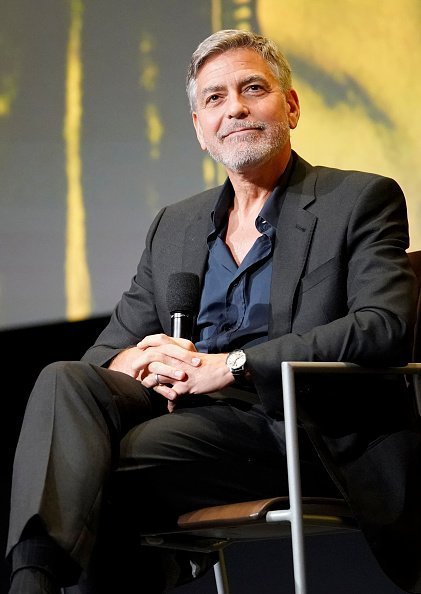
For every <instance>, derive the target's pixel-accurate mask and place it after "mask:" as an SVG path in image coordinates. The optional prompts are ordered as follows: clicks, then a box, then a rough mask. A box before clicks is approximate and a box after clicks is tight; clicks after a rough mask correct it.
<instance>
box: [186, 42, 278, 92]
mask: <svg viewBox="0 0 421 594" xmlns="http://www.w3.org/2000/svg"><path fill="white" fill-rule="evenodd" d="M251 74H256V75H258V76H261V77H263V78H266V79H268V80H270V81H276V78H275V76H274V74H273V72H272V70H271V68H270V66H269V64H268V63H267V62H266V60H264V59H263V58H262V57H261V56H260V55H259V54H258V53H257V52H255V51H254V50H252V49H247V48H240V49H232V50H228V51H226V52H224V53H222V54H217V55H216V56H212V57H210V58H208V59H207V60H206V62H205V63H204V64H203V65H202V67H201V68H200V70H199V73H198V75H197V78H196V81H197V86H198V89H199V90H201V89H203V88H204V87H207V86H208V85H212V84H215V83H217V82H218V83H223V81H224V79H225V80H227V79H229V78H235V79H241V78H243V77H246V76H250V75H251Z"/></svg>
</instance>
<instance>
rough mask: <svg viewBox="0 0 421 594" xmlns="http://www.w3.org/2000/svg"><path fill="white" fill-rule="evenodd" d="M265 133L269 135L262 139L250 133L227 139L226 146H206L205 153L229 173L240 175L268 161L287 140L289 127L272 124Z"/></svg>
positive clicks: (256, 134)
mask: <svg viewBox="0 0 421 594" xmlns="http://www.w3.org/2000/svg"><path fill="white" fill-rule="evenodd" d="M266 131H267V132H269V134H268V135H267V136H266V137H264V138H262V137H261V133H260V132H255V133H253V131H250V132H249V133H248V134H247V137H244V138H243V137H240V136H239V137H234V138H232V139H229V140H228V141H225V142H227V145H226V146H223V145H222V144H217V145H215V146H212V147H209V146H208V147H207V151H208V153H209V156H210V157H212V159H213V160H214V161H216V162H217V163H221V164H222V165H223V166H224V167H226V168H227V169H228V170H230V171H235V172H236V173H241V172H242V171H245V170H247V169H248V168H249V167H254V166H256V165H263V164H264V163H266V162H267V161H269V160H270V159H271V158H272V157H273V156H274V155H275V154H276V153H278V152H279V151H280V150H281V149H283V147H284V146H285V144H286V143H287V142H288V140H289V136H290V134H289V126H288V125H287V124H285V123H278V124H272V125H271V127H270V128H266ZM219 142H221V141H219Z"/></svg>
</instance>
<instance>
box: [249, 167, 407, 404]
mask: <svg viewBox="0 0 421 594" xmlns="http://www.w3.org/2000/svg"><path fill="white" fill-rule="evenodd" d="M327 216H329V215H327ZM408 243H409V242H408V223H407V213H406V204H405V199H404V196H403V194H402V191H401V189H400V188H399V186H398V184H397V183H396V182H394V181H393V180H391V179H389V178H382V177H379V176H372V178H371V182H370V183H369V184H366V185H365V187H364V188H363V189H362V191H360V194H359V195H358V196H357V198H356V199H355V200H354V203H353V207H352V209H351V210H350V212H349V214H348V219H347V221H346V229H345V232H344V234H343V245H338V246H337V247H338V253H341V254H342V255H343V257H344V258H345V262H344V267H345V270H346V273H345V274H344V275H343V276H342V278H343V279H344V280H343V281H342V284H343V285H344V286H337V287H336V289H337V295H338V296H339V295H343V294H345V296H346V297H345V299H346V302H345V309H346V313H345V315H342V316H341V317H338V318H337V319H333V320H332V321H330V322H329V323H326V324H322V325H317V324H316V325H314V326H312V325H311V323H309V324H308V329H307V330H306V331H304V332H294V324H293V325H292V332H290V333H288V334H284V335H283V336H278V337H275V338H273V339H272V340H269V341H268V342H266V343H263V344H260V345H257V346H254V347H251V348H249V349H246V350H247V360H248V364H249V366H250V369H251V372H252V375H253V380H254V383H255V386H256V389H257V392H258V394H259V396H260V399H261V401H262V402H263V404H264V405H265V408H267V409H268V410H271V411H272V412H273V411H274V410H275V411H278V412H280V407H281V398H280V396H279V395H280V386H281V362H282V361H346V362H354V363H359V364H366V365H400V364H405V363H406V362H407V361H408V360H409V358H410V356H411V347H412V340H413V323H414V319H415V301H416V283H415V277H414V274H413V272H412V270H411V268H410V265H409V261H408V257H407V254H406V251H405V250H406V249H407V247H408ZM330 290H331V286H330ZM307 309H311V303H308V308H307ZM316 317H317V316H316V315H315V318H316Z"/></svg>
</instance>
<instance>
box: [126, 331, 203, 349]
mask: <svg viewBox="0 0 421 594" xmlns="http://www.w3.org/2000/svg"><path fill="white" fill-rule="evenodd" d="M165 344H173V345H178V346H180V347H181V348H183V349H185V350H187V351H190V352H192V351H193V352H196V347H195V346H194V344H193V343H192V342H191V340H187V339H186V338H173V337H172V336H167V335H166V334H150V335H149V336H145V338H143V339H142V340H141V341H140V342H138V343H137V345H136V346H137V347H138V348H140V349H145V348H148V347H157V346H163V345H165Z"/></svg>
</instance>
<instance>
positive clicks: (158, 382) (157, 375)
mask: <svg viewBox="0 0 421 594" xmlns="http://www.w3.org/2000/svg"><path fill="white" fill-rule="evenodd" d="M155 381H156V385H157V386H160V385H161V382H160V381H159V373H155Z"/></svg>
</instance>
